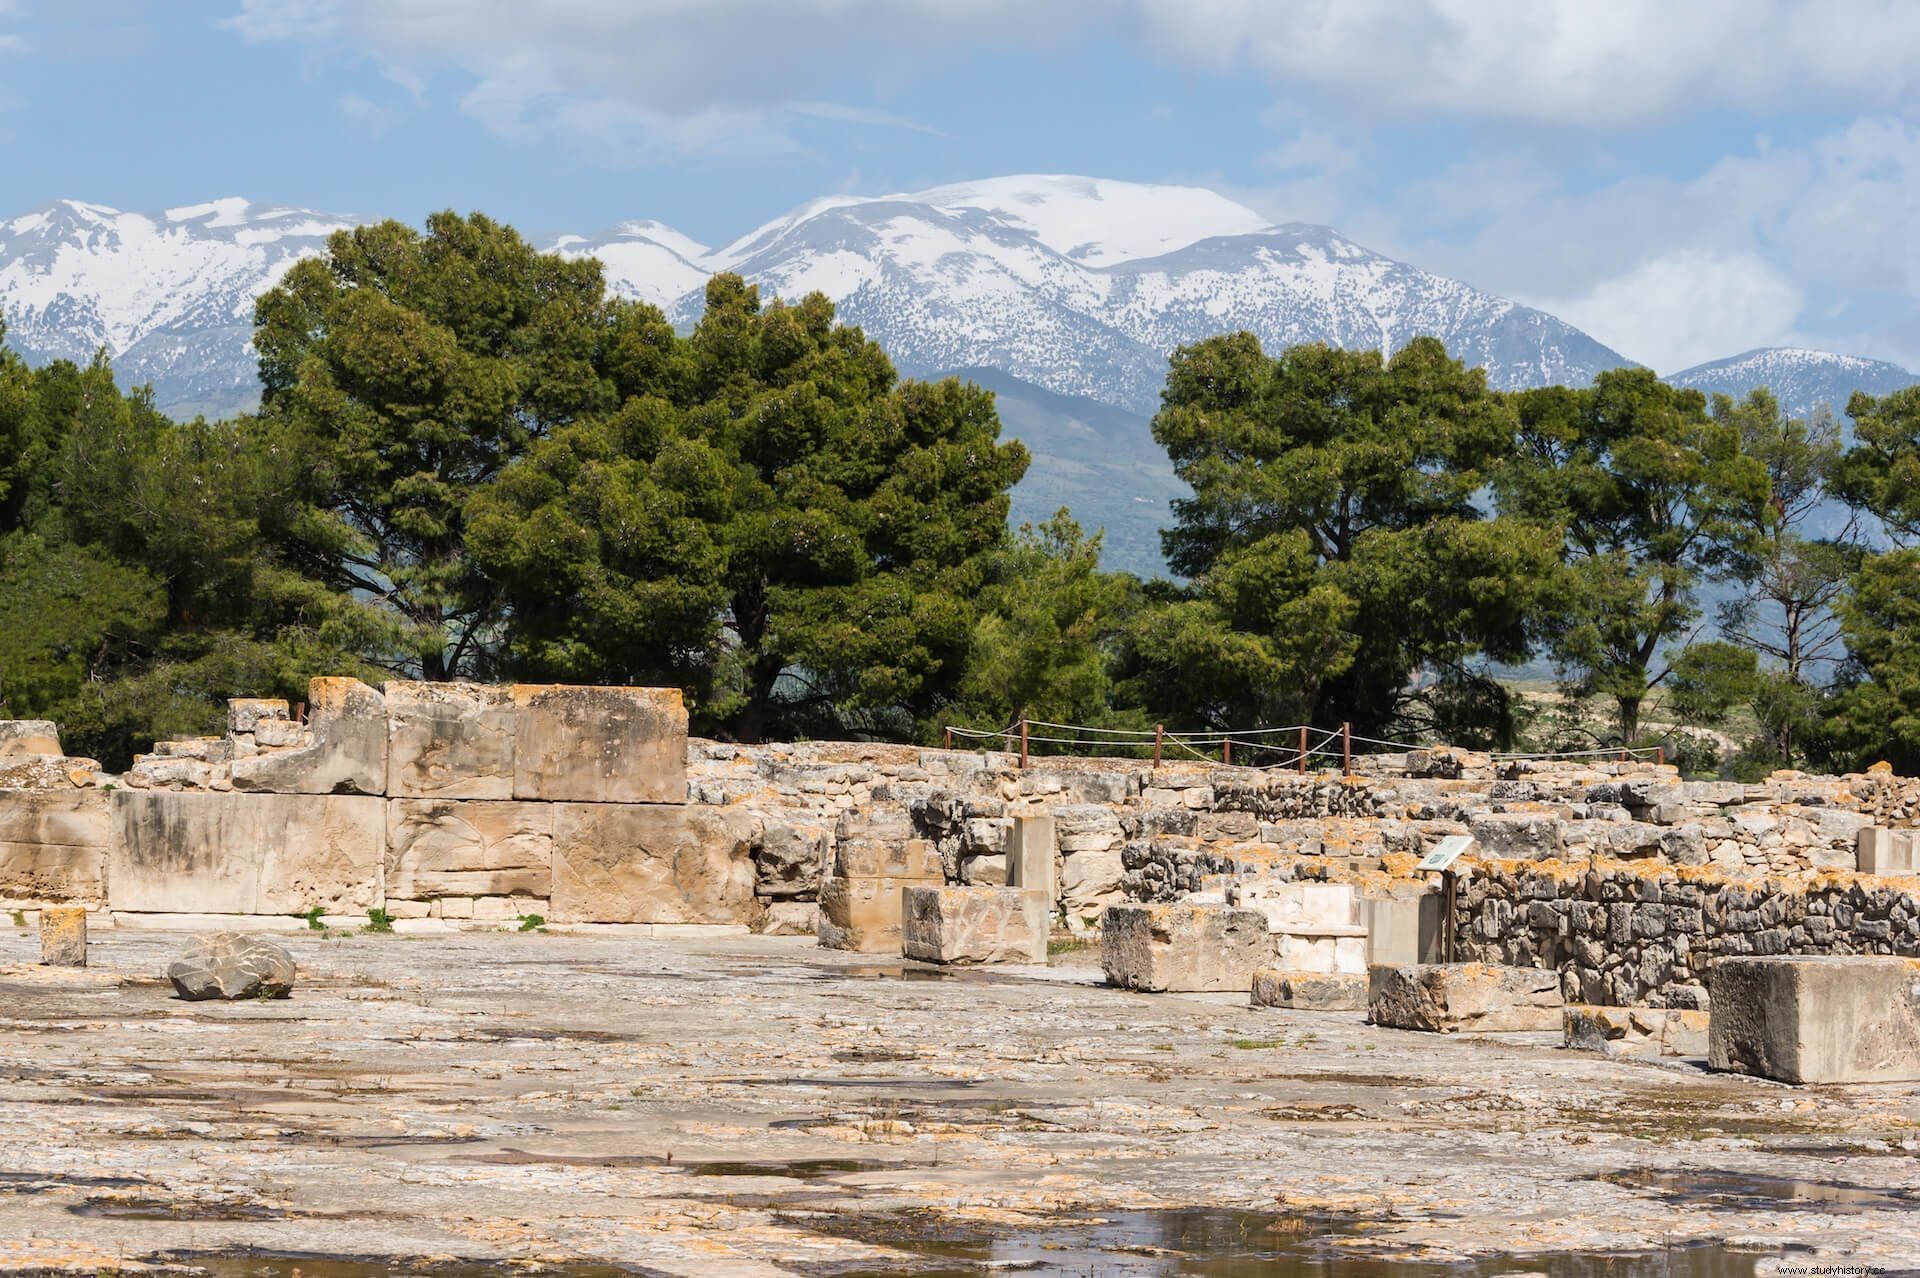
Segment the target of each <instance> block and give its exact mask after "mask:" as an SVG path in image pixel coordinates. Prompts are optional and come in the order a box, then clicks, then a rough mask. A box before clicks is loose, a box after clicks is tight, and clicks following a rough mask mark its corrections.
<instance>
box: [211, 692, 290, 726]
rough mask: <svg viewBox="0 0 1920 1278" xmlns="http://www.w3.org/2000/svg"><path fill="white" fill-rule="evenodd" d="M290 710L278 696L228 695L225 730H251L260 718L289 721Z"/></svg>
mask: <svg viewBox="0 0 1920 1278" xmlns="http://www.w3.org/2000/svg"><path fill="white" fill-rule="evenodd" d="M292 718H293V714H292V712H291V711H290V710H289V709H288V708H287V703H286V702H285V701H284V700H282V699H281V698H279V697H230V698H228V700H227V731H228V732H231V733H241V732H252V731H253V730H254V729H255V728H257V727H259V726H260V723H261V721H262V720H273V721H276V722H284V721H290V720H291V719H292Z"/></svg>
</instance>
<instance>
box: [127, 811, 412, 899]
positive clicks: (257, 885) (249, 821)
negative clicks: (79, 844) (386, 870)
mask: <svg viewBox="0 0 1920 1278" xmlns="http://www.w3.org/2000/svg"><path fill="white" fill-rule="evenodd" d="M385 809H386V801H385V800H383V799H376V798H372V797H370V796H361V795H332V794H329V795H312V794H209V793H198V792H195V791H191V790H183V791H177V792H176V791H168V790H120V791H117V792H116V793H115V794H114V796H113V824H114V839H113V848H112V853H111V856H110V857H109V860H108V871H107V883H108V890H107V900H108V903H109V904H110V905H111V906H112V907H113V908H114V909H116V910H133V911H159V910H165V911H175V912H179V913H185V914H303V913H305V912H306V911H307V910H310V909H312V908H313V907H314V906H316V905H317V906H320V907H321V908H322V909H324V910H325V911H326V912H327V913H329V914H362V913H365V912H366V911H367V910H368V909H369V908H371V907H373V906H377V905H379V904H381V901H382V897H381V893H380V871H381V860H382V857H383V854H384V850H385V847H386V811H385Z"/></svg>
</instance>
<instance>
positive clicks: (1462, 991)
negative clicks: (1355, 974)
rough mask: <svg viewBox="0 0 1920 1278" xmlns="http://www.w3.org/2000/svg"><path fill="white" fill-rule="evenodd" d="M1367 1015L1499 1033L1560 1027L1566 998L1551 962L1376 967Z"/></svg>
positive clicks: (1408, 1025)
mask: <svg viewBox="0 0 1920 1278" xmlns="http://www.w3.org/2000/svg"><path fill="white" fill-rule="evenodd" d="M1371 977H1372V980H1371V985H1370V989H1369V993H1368V998H1367V1019H1368V1020H1370V1021H1372V1022H1373V1023H1374V1024H1375V1025H1384V1026H1387V1027H1388V1028H1390V1029H1411V1030H1433V1031H1436V1032H1438V1033H1441V1034H1451V1033H1454V1032H1455V1031H1457V1030H1467V1031H1469V1032H1480V1033H1501V1032H1510V1031H1519V1030H1558V1029H1560V1028H1561V1022H1562V1019H1563V1012H1564V1008H1565V1002H1564V1000H1562V999H1561V997H1560V976H1559V974H1558V973H1557V972H1555V971H1553V970H1552V969H1550V968H1536V967H1500V966H1496V965H1494V964H1491V963H1420V964H1415V965H1413V966H1411V967H1376V968H1374V969H1373V971H1372V973H1371Z"/></svg>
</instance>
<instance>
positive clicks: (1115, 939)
mask: <svg viewBox="0 0 1920 1278" xmlns="http://www.w3.org/2000/svg"><path fill="white" fill-rule="evenodd" d="M1100 928H1101V935H1100V964H1101V966H1102V967H1104V968H1105V969H1106V972H1107V980H1108V982H1109V983H1111V984H1114V985H1118V986H1120V987H1121V988H1122V989H1129V990H1146V991H1150V992H1155V993H1157V992H1161V991H1169V992H1188V991H1193V992H1218V993H1240V994H1245V993H1247V992H1249V991H1250V990H1252V988H1253V974H1254V973H1255V972H1256V971H1258V970H1259V969H1261V968H1263V967H1271V966H1273V939H1272V938H1271V937H1270V936H1269V935H1268V934H1267V919H1266V916H1265V915H1263V914H1261V913H1259V912H1258V911H1255V910H1238V909H1231V908H1229V907H1226V906H1221V905H1185V904H1173V905H1115V906H1111V907H1109V908H1108V910H1107V912H1106V913H1105V914H1103V915H1102V916H1101V924H1100Z"/></svg>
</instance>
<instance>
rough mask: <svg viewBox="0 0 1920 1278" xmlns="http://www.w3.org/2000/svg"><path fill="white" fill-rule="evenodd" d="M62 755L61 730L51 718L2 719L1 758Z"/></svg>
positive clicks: (0, 720) (0, 732)
mask: <svg viewBox="0 0 1920 1278" xmlns="http://www.w3.org/2000/svg"><path fill="white" fill-rule="evenodd" d="M42 757H47V758H56V759H57V758H59V757H60V730H59V729H58V728H56V727H55V726H54V725H53V722H52V721H51V720H49V719H0V759H34V758H42Z"/></svg>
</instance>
